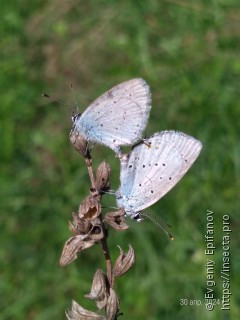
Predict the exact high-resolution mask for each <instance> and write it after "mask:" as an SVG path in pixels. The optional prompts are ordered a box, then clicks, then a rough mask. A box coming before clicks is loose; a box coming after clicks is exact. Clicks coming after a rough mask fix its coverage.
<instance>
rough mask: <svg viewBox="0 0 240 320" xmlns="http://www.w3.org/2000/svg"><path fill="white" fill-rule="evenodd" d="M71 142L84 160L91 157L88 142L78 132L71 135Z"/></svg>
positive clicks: (74, 131) (75, 131) (73, 131)
mask: <svg viewBox="0 0 240 320" xmlns="http://www.w3.org/2000/svg"><path fill="white" fill-rule="evenodd" d="M70 142H71V144H72V145H73V147H74V148H75V149H76V150H77V151H78V152H79V153H80V154H81V155H82V156H83V157H84V158H87V157H89V149H88V141H87V140H86V139H85V138H84V137H83V136H81V135H80V133H79V132H78V131H77V130H72V132H71V133H70Z"/></svg>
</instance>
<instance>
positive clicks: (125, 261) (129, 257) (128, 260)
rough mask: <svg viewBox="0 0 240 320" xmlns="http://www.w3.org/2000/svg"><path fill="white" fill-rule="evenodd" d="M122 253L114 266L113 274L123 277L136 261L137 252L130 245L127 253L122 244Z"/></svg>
mask: <svg viewBox="0 0 240 320" xmlns="http://www.w3.org/2000/svg"><path fill="white" fill-rule="evenodd" d="M118 248H119V249H120V255H119V257H118V258H117V260H116V262H115V264H114V267H113V276H114V277H121V276H122V275H123V274H124V273H126V272H127V271H128V270H129V269H130V268H131V267H132V266H133V264H134V263H135V252H134V250H133V248H132V246H131V245H130V246H129V250H128V252H127V254H125V253H124V252H123V250H122V249H121V247H120V246H118Z"/></svg>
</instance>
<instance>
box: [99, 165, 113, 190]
mask: <svg viewBox="0 0 240 320" xmlns="http://www.w3.org/2000/svg"><path fill="white" fill-rule="evenodd" d="M110 176H111V168H110V166H109V164H108V163H107V162H106V161H103V162H102V163H101V164H100V165H99V166H98V168H97V171H96V189H97V190H98V191H99V193H100V194H101V193H103V192H106V191H108V190H109V187H110V181H109V179H110Z"/></svg>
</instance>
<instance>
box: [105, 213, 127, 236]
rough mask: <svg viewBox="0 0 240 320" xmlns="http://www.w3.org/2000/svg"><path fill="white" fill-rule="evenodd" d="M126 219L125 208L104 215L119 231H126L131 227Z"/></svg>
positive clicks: (106, 220)
mask: <svg viewBox="0 0 240 320" xmlns="http://www.w3.org/2000/svg"><path fill="white" fill-rule="evenodd" d="M124 219H125V211H124V210H123V209H119V210H118V211H115V212H109V213H106V214H105V216H104V221H105V222H107V223H108V224H109V225H110V226H111V227H112V228H114V229H115V230H117V231H124V230H127V229H128V228H129V226H128V225H127V224H126V223H125V222H124Z"/></svg>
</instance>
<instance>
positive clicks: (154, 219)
mask: <svg viewBox="0 0 240 320" xmlns="http://www.w3.org/2000/svg"><path fill="white" fill-rule="evenodd" d="M141 216H143V217H145V218H148V219H149V220H151V221H152V222H154V223H155V224H156V225H157V226H158V227H159V228H161V229H162V230H163V231H164V232H165V233H166V235H167V236H168V237H169V238H170V239H171V240H173V239H174V237H173V236H172V235H171V233H169V232H168V231H167V230H166V229H167V228H170V226H169V225H167V224H166V223H165V222H163V221H162V219H160V218H159V217H155V216H153V215H152V214H150V213H142V212H141Z"/></svg>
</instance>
